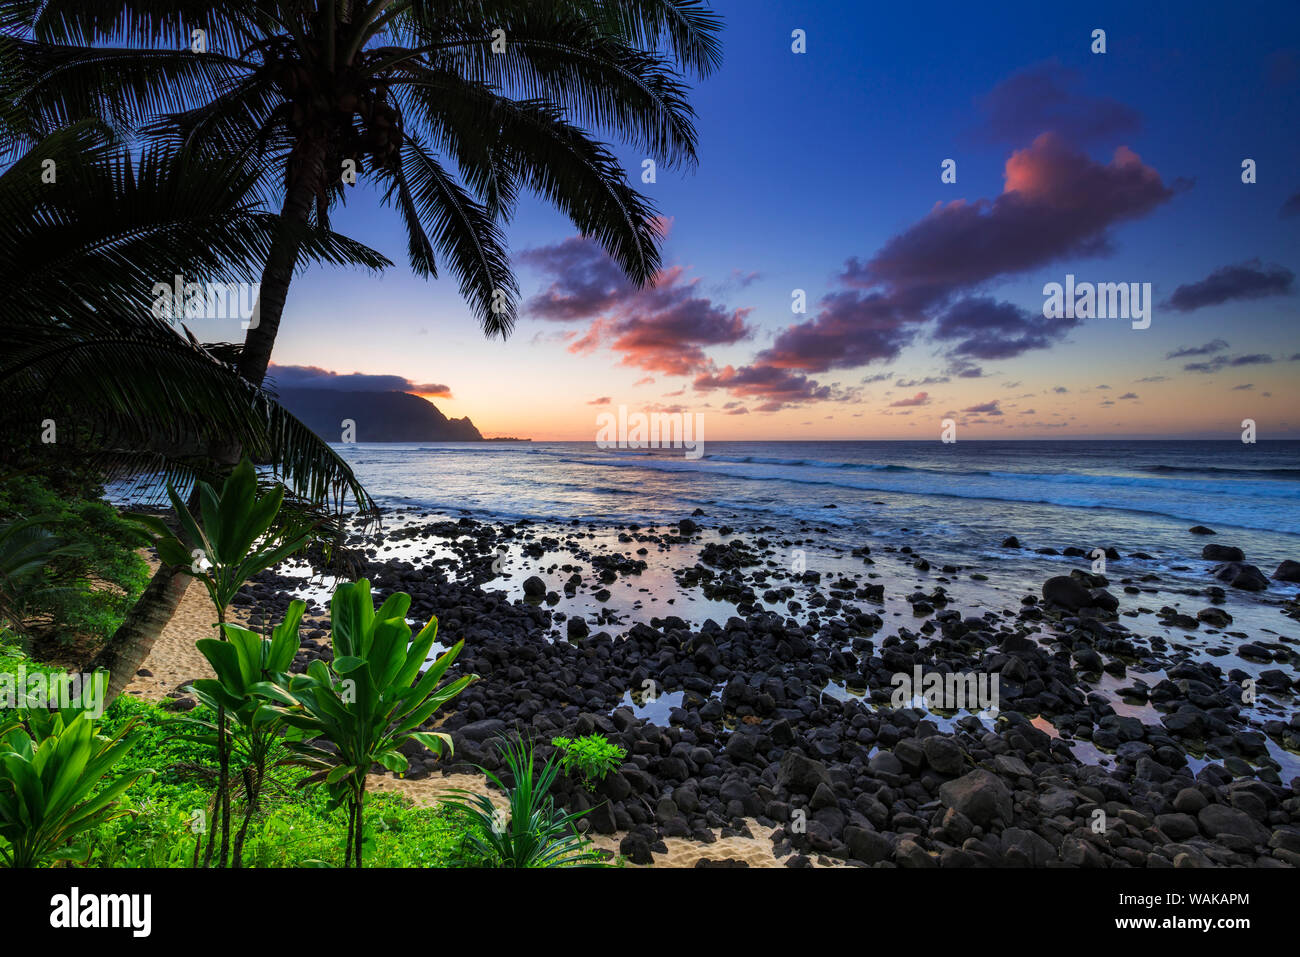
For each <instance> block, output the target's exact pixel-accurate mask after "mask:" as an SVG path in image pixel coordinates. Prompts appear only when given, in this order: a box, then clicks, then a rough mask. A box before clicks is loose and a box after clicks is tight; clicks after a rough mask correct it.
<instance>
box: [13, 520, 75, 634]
mask: <svg viewBox="0 0 1300 957" xmlns="http://www.w3.org/2000/svg"><path fill="white" fill-rule="evenodd" d="M48 520H49V519H48V517H46V516H36V517H34V518H27V519H17V520H14V521H8V522H0V622H3V623H5V624H8V625H9V626H10V627H12V628H13V629H14V630H16V631H21V629H22V624H23V618H24V617H25V616H26V612H27V608H28V606H29V604H30V603H31V602H32V601H33V600H34V599H36V598H38V597H39V596H40V595H42V594H47V593H48V592H49V591H50V589H51V587H52V586H51V585H50V584H49V583H48V581H47V580H46V578H45V570H46V567H47V566H48V565H49V564H50V563H51V562H53V561H54V560H55V559H57V558H61V557H68V556H71V555H75V554H79V553H81V552H84V550H85V549H84V548H83V547H82V546H79V545H77V544H70V543H68V542H65V541H63V540H62V539H61V538H59V536H57V535H55V534H54V533H53V532H51V531H50V530H49V529H48V528H47V527H46V523H47V522H48Z"/></svg>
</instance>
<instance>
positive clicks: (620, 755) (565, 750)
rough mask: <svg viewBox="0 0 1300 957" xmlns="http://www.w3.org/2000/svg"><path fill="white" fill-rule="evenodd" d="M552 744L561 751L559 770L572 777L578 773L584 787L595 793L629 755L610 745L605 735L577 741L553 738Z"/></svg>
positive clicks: (616, 746) (589, 736)
mask: <svg viewBox="0 0 1300 957" xmlns="http://www.w3.org/2000/svg"><path fill="white" fill-rule="evenodd" d="M551 744H552V745H554V746H555V747H557V748H559V749H560V767H561V768H562V769H563V770H564V772H565V773H566V774H568V775H570V776H573V775H574V774H575V772H576V774H577V776H578V777H579V778H581V780H582V783H583V785H584V786H585V787H586V788H587V790H589V791H594V790H595V789H596V785H597V784H599V783H600V782H601V781H603V780H605V777H606V776H607V775H608V774H609V773H610V772H611V771H617V770H618V769H619V767H620V766H621V765H622V764H623V759H624V758H625V757H627V752H626V751H624V750H623V749H622V748H620V747H619V746H618V745H616V744H610V743H609V741H608V740H607V739H606V738H605V736H604V735H603V734H589V735H587V736H586V737H583V738H578V739H577V740H574V739H572V738H552V739H551Z"/></svg>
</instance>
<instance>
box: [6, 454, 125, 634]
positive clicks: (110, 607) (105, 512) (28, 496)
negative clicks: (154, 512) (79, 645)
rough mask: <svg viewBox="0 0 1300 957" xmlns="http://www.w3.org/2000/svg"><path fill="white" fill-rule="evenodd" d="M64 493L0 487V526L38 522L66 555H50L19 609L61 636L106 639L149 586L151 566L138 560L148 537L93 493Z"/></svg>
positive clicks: (19, 482)
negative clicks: (51, 625) (37, 584)
mask: <svg viewBox="0 0 1300 957" xmlns="http://www.w3.org/2000/svg"><path fill="white" fill-rule="evenodd" d="M69 489H70V490H64V491H63V492H62V493H60V492H59V491H56V490H54V489H52V488H49V487H46V485H45V484H43V482H42V481H41V480H38V479H36V478H33V477H31V476H14V477H10V478H7V479H6V480H5V482H4V483H3V485H2V486H0V521H2V522H6V523H7V522H13V521H18V520H21V519H32V518H39V520H40V527H41V528H42V529H44V530H45V531H46V532H48V533H49V534H50V535H52V536H53V537H54V538H56V539H57V540H58V541H60V542H64V543H67V544H68V545H70V546H75V547H70V548H66V549H63V550H60V551H59V552H58V553H57V554H54V555H53V556H52V557H51V559H50V561H49V562H48V563H46V565H45V568H44V569H43V574H42V578H43V581H42V582H41V584H42V585H43V586H45V587H42V588H39V589H38V590H33V591H31V592H30V599H29V601H28V603H27V606H26V607H25V608H24V609H23V611H24V613H25V614H27V615H30V616H32V617H38V618H43V619H48V620H50V621H53V622H56V623H57V624H58V628H59V634H60V635H84V636H90V637H98V638H101V639H106V638H108V636H109V635H111V634H112V633H113V632H114V631H115V630H116V629H117V626H118V625H119V624H121V622H122V619H123V618H124V617H125V616H126V613H127V611H128V610H129V609H130V607H131V605H132V604H133V603H134V602H135V599H136V598H137V597H139V595H140V593H141V592H142V591H144V587H145V585H146V584H148V582H149V565H148V563H147V562H146V561H145V560H144V559H143V558H141V557H140V556H139V555H138V554H136V549H138V548H140V547H141V546H142V545H145V544H147V537H146V536H145V535H144V534H143V533H142V531H141V529H140V527H139V526H138V525H137V524H136V523H135V522H132V521H130V520H129V519H127V518H125V517H124V516H122V515H120V514H118V511H117V510H116V509H115V508H114V507H113V506H112V505H109V504H108V503H107V502H105V501H103V500H102V498H99V497H98V496H99V494H100V491H99V490H98V489H90V490H86V489H82V488H79V487H78V488H73V487H72V486H69Z"/></svg>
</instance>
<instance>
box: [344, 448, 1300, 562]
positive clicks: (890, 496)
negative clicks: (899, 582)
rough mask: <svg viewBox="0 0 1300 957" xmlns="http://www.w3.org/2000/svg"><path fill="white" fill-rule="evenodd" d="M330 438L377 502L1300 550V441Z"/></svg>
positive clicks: (1279, 553)
mask: <svg viewBox="0 0 1300 957" xmlns="http://www.w3.org/2000/svg"><path fill="white" fill-rule="evenodd" d="M336 448H337V449H338V450H339V451H340V453H341V454H342V455H343V456H344V457H345V458H346V459H347V460H348V461H349V462H350V463H351V464H352V465H353V467H354V468H355V470H356V472H357V474H358V476H359V477H360V478H361V480H362V481H363V482H364V483H365V484H366V486H367V487H368V488H369V489H370V491H371V493H372V494H373V495H375V496H376V497H377V498H379V499H380V500H381V502H384V503H386V504H392V505H397V504H401V505H415V506H420V507H423V508H429V509H438V510H447V511H455V510H460V509H465V510H469V511H472V512H474V513H475V514H478V515H481V516H484V517H497V518H511V519H513V518H528V519H531V520H535V521H569V520H571V519H575V518H576V519H579V520H581V521H583V522H588V521H595V522H598V523H617V522H622V523H627V522H640V523H645V524H655V523H665V522H676V521H677V520H678V519H681V518H684V517H686V516H689V515H690V513H691V512H692V511H693V510H694V509H696V508H701V509H704V510H705V511H706V512H708V513H710V516H711V518H713V519H715V520H717V521H721V520H724V519H725V520H726V521H728V522H730V523H731V524H738V523H742V522H743V523H754V522H759V523H764V524H771V525H775V526H778V527H783V526H786V525H789V524H791V523H798V522H816V523H817V524H820V525H825V526H828V527H831V528H834V529H835V530H836V531H837V532H838V533H843V534H848V535H852V534H853V533H854V530H857V529H861V528H863V527H866V528H872V529H876V528H880V529H885V528H890V527H911V526H916V527H918V528H920V529H922V530H923V531H924V532H925V534H927V535H928V536H931V537H932V538H937V539H938V540H940V541H941V542H942V543H943V544H944V546H945V547H951V548H954V549H957V550H958V551H960V552H962V553H965V552H966V551H968V550H969V549H971V548H974V549H979V548H982V547H985V546H986V545H988V544H989V543H990V542H992V543H994V544H996V543H997V542H1000V541H1001V540H1002V539H1003V538H1004V537H1006V536H1007V535H1012V534H1014V535H1017V536H1019V538H1020V539H1021V541H1022V543H1024V544H1025V545H1026V546H1027V547H1030V548H1033V547H1039V546H1049V547H1057V548H1059V547H1060V546H1061V544H1062V542H1064V544H1073V545H1082V544H1085V543H1088V544H1095V545H1101V546H1108V545H1114V546H1117V547H1119V548H1120V549H1121V550H1125V549H1127V550H1129V551H1134V550H1138V551H1146V552H1152V553H1154V552H1171V553H1177V554H1181V553H1182V552H1184V551H1185V550H1186V545H1187V544H1188V539H1187V528H1188V527H1190V526H1191V525H1195V524H1205V525H1208V526H1211V527H1213V528H1215V530H1216V531H1219V532H1220V535H1219V536H1218V537H1217V538H1215V539H1213V540H1214V541H1218V542H1226V541H1228V540H1229V539H1231V543H1232V544H1237V545H1239V546H1240V547H1242V548H1243V549H1245V550H1246V552H1247V557H1248V559H1249V560H1251V561H1252V562H1254V563H1256V564H1260V565H1261V567H1262V566H1263V565H1264V564H1266V563H1268V562H1273V563H1276V562H1277V561H1280V560H1282V559H1283V558H1288V557H1289V558H1296V557H1297V556H1298V555H1300V442H1294V441H1289V442H1259V443H1256V444H1253V445H1246V444H1243V443H1240V442H1179V441H1159V442H1077V441H1075V442H1069V441H1051V442H957V443H953V444H951V445H944V444H942V443H940V442H935V441H927V442H713V443H708V444H707V446H706V448H705V454H704V455H703V457H701V458H699V459H694V460H692V459H688V458H685V457H684V455H683V453H682V452H681V451H680V450H678V451H674V450H619V449H608V450H607V449H599V448H596V447H595V446H594V445H593V444H592V443H578V442H510V443H491V442H486V443H483V444H477V443H475V444H457V443H445V444H438V443H430V444H393V445H388V444H386V445H366V444H356V445H338V446H336ZM1196 541H1201V542H1202V543H1203V540H1201V539H1197V540H1196ZM1248 546H1249V547H1248ZM1197 552H1198V553H1199V546H1198V548H1197ZM1268 571H1270V572H1271V571H1272V568H1269V569H1268Z"/></svg>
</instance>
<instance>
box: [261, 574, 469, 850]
mask: <svg viewBox="0 0 1300 957" xmlns="http://www.w3.org/2000/svg"><path fill="white" fill-rule="evenodd" d="M410 607H411V596H410V595H408V594H406V593H404V592H394V593H393V594H392V595H389V596H388V599H387V600H386V601H385V602H384V603H383V605H382V606H380V608H379V610H378V611H376V610H375V606H374V602H373V600H372V598H371V595H370V582H369V581H367V580H366V579H364V578H363V579H361V580H360V581H357V582H348V583H345V584H342V585H340V586H339V587H338V588H336V589H335V590H334V596H333V598H332V599H331V600H330V637H331V641H332V642H333V645H334V659H333V661H332V662H331V663H330V664H329V665H326V664H325V663H324V662H323V661H319V660H317V661H313V662H312V663H311V664H310V665H309V666H308V667H307V673H306V674H305V675H293V676H291V677H290V679H289V682H288V686H287V688H280V689H276V688H274V687H272V686H266V689H267V691H268V693H271V694H272V695H274V696H275V697H276V698H277V700H278V701H279V702H280V709H279V710H280V713H281V715H282V716H283V718H284V721H285V722H286V723H287V724H289V725H290V726H291V727H292V728H294V729H296V730H297V732H298V740H290V741H289V742H288V743H287V746H288V747H289V748H290V749H291V750H292V751H294V752H295V754H296V755H297V757H296V758H294V759H293V760H294V761H295V763H298V764H302V765H304V766H306V767H309V768H311V769H313V770H314V771H315V772H316V773H314V774H312V775H311V776H310V777H308V778H305V779H304V780H303V782H302V783H303V784H304V785H305V784H323V785H324V786H325V788H326V789H327V791H328V793H329V795H330V798H331V805H332V806H334V807H338V806H343V805H346V806H347V809H348V833H347V843H346V845H345V855H344V862H345V866H347V865H349V864H355V866H356V867H361V866H362V836H363V833H364V825H365V821H364V816H363V815H364V804H365V796H366V775H367V774H369V773H370V769H371V767H372V766H374V765H376V764H378V765H381V766H382V767H385V768H387V769H388V770H390V771H393V772H394V773H398V774H400V773H402V772H404V771H405V770H406V769H407V767H408V766H409V762H408V761H407V758H406V756H405V755H404V754H403V753H402V751H401V749H402V747H403V746H404V745H406V744H407V743H408V742H412V741H414V742H416V743H418V744H421V745H423V746H424V747H426V748H428V749H429V750H430V751H432V752H433V753H434V754H437V755H441V754H442V753H443V749H444V748H445V749H446V750H447V751H448V752H450V750H451V747H452V742H451V737H450V736H449V735H447V734H444V733H442V732H437V731H421V730H419V728H420V725H422V724H424V722H426V721H428V720H429V718H430V717H432V716H433V713H434V712H435V711H437V710H438V709H439V708H441V707H442V706H443V705H444V704H446V703H447V702H448V701H450V700H451V699H452V698H454V697H456V695H458V694H460V693H461V691H463V690H464V689H465V687H466V686H467V685H468V684H469V683H470V682H471V681H474V680H475V679H476V677H477V676H476V675H464V676H462V677H459V678H456V679H455V680H453V681H449V682H447V683H446V684H443V685H439V684H438V682H439V681H441V679H442V677H443V675H444V674H445V673H446V671H447V669H448V668H449V667H450V666H451V663H452V662H453V661H455V660H456V656H457V655H459V654H460V651H461V648H462V647H464V644H465V643H464V642H463V641H459V642H457V643H456V644H455V645H454V646H452V648H451V649H450V650H449V651H447V652H446V653H445V654H443V655H441V656H440V657H439V658H438V659H437V660H436V661H434V662H433V663H432V664H431V665H429V666H428V668H427V669H426V670H425V671H424V673H423V675H421V674H420V669H421V667H422V666H424V665H425V664H426V663H427V661H428V657H429V652H430V650H431V649H432V648H433V643H434V640H435V639H436V638H437V635H438V619H436V618H434V619H432V620H431V621H430V622H429V623H428V624H427V625H425V626H424V627H423V628H422V629H420V632H419V634H417V635H416V636H415V638H414V639H412V638H411V626H410V625H408V624H407V623H406V613H407V611H408V610H409V609H410ZM316 738H324V739H325V740H326V741H328V742H329V744H330V745H331V746H332V748H331V749H327V748H324V747H321V746H319V745H317V744H313V743H312V741H313V739H316Z"/></svg>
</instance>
